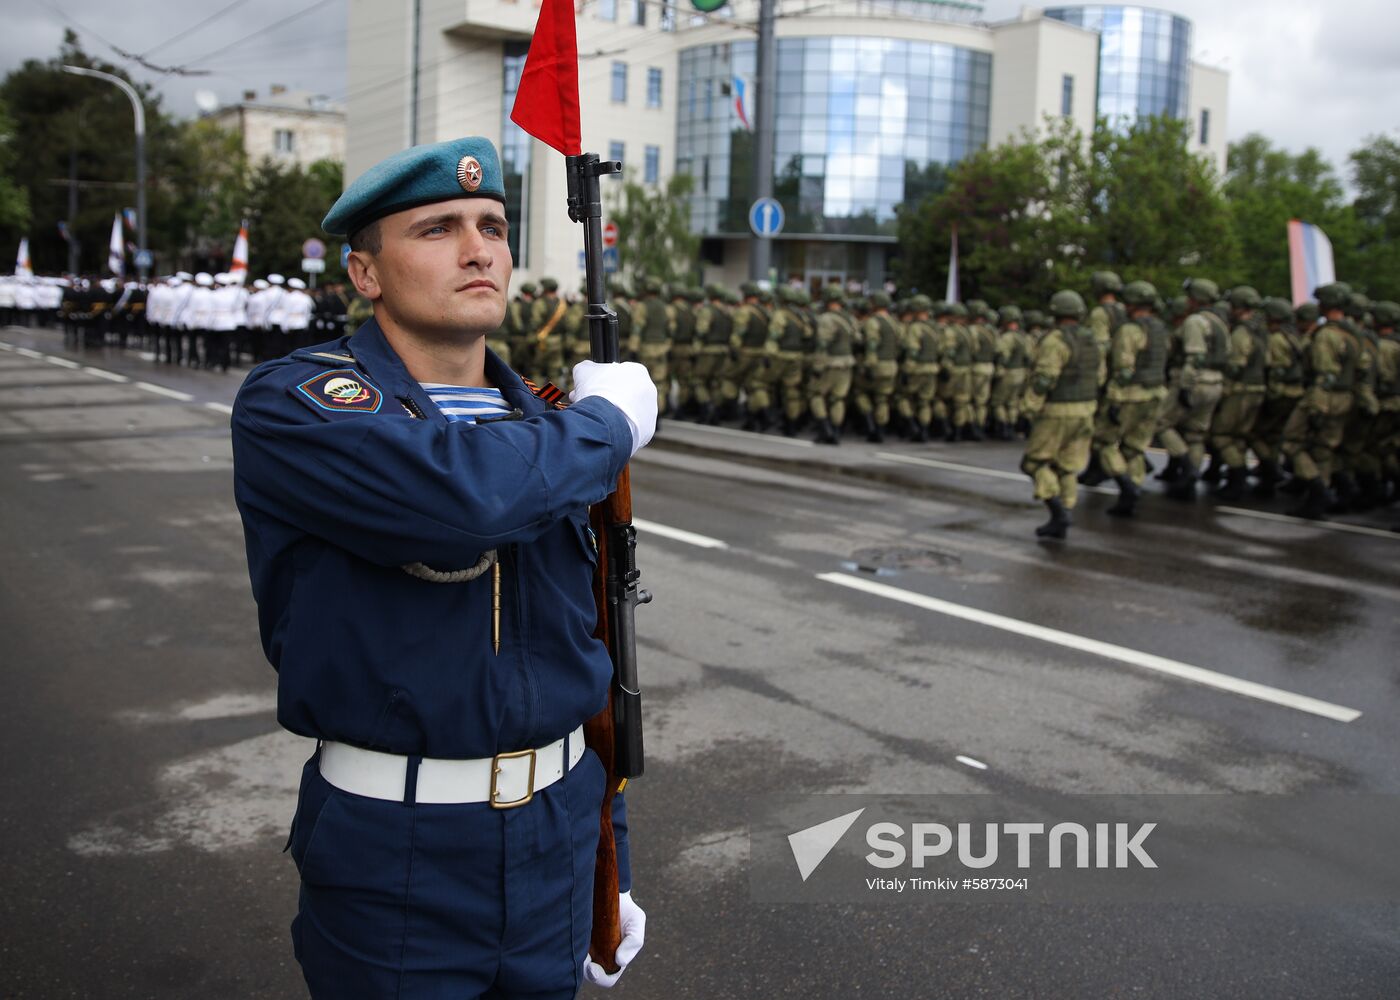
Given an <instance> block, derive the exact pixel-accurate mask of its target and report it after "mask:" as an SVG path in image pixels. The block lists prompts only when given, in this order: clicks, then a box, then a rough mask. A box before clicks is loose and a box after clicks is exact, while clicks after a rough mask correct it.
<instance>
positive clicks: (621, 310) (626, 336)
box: [608, 278, 637, 360]
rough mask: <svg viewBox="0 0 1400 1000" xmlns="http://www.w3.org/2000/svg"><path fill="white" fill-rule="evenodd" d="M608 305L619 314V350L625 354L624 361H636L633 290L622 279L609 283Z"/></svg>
mask: <svg viewBox="0 0 1400 1000" xmlns="http://www.w3.org/2000/svg"><path fill="white" fill-rule="evenodd" d="M608 305H609V306H611V307H612V311H613V312H615V313H616V314H617V343H618V349H619V350H621V351H623V352H624V360H635V359H636V357H637V343H636V340H635V339H634V335H635V332H636V331H635V330H633V328H632V290H631V289H630V288H628V287H627V284H626V282H624V281H623V280H622V279H621V278H612V279H611V280H609V281H608Z"/></svg>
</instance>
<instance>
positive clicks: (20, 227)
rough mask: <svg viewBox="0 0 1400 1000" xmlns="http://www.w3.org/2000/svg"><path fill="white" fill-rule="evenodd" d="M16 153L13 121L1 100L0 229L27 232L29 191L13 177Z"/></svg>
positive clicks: (17, 148) (8, 231)
mask: <svg viewBox="0 0 1400 1000" xmlns="http://www.w3.org/2000/svg"><path fill="white" fill-rule="evenodd" d="M19 155H20V151H19V146H18V144H17V143H16V142H15V123H14V121H13V119H11V118H10V114H9V112H8V111H7V110H6V109H5V105H4V103H3V102H0V232H6V233H10V232H13V233H16V234H27V230H28V228H29V192H28V191H27V190H25V189H24V188H23V187H21V186H20V185H19V184H17V183H16V182H15V181H14V180H13V171H14V167H15V162H16V161H17V160H18V159H19ZM9 242H12V243H13V242H16V241H14V240H12V241H9Z"/></svg>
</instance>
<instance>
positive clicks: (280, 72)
mask: <svg viewBox="0 0 1400 1000" xmlns="http://www.w3.org/2000/svg"><path fill="white" fill-rule="evenodd" d="M380 2H384V3H386V4H387V3H395V2H400V3H401V2H402V0H380ZM347 4H348V0H185V2H183V3H180V4H165V3H160V4H145V3H137V2H134V0H117V2H115V3H114V2H112V0H6V3H5V6H6V8H7V10H6V13H5V14H4V15H3V16H0V24H3V26H4V31H3V32H0V72H7V71H9V70H10V69H13V68H14V67H16V66H18V65H20V64H21V63H22V62H23V61H24V60H25V59H30V58H39V59H47V58H48V57H50V56H51V55H53V54H55V53H56V52H57V51H58V45H59V42H60V40H61V38H62V34H63V26H64V24H69V25H72V26H73V27H74V29H75V30H76V31H77V32H78V34H79V35H80V36H81V37H82V39H83V43H84V45H85V47H86V48H87V49H88V50H89V51H91V52H93V53H96V54H99V55H101V56H103V57H104V58H108V59H111V60H112V61H113V62H117V63H118V64H124V65H128V66H131V65H132V64H130V63H123V62H122V60H121V59H120V57H118V56H117V55H116V54H115V53H114V52H113V51H112V49H111V48H110V46H111V45H115V46H117V47H119V48H121V49H124V50H126V51H127V52H132V53H136V54H139V55H144V56H145V57H146V58H147V59H148V60H149V61H150V62H152V63H155V64H157V65H160V66H168V65H188V66H190V67H191V68H198V69H201V70H208V71H209V75H208V76H204V77H184V78H181V77H174V76H166V77H161V76H159V74H155V73H151V72H148V71H144V70H140V69H139V68H135V67H133V70H132V71H133V73H134V75H136V76H137V77H139V78H143V79H148V80H151V81H152V82H158V81H159V86H160V88H161V90H162V91H163V92H164V93H165V94H166V100H167V104H168V106H169V107H170V108H172V109H173V110H175V111H176V112H178V113H181V114H193V113H194V111H195V103H194V95H195V93H196V91H198V90H201V89H205V90H209V91H212V92H213V93H214V94H215V95H217V97H218V98H219V100H220V101H221V102H230V101H235V100H237V99H238V97H239V95H240V94H241V93H242V92H243V91H244V90H257V91H259V92H263V93H265V92H266V90H267V87H268V85H269V84H273V83H280V84H284V85H286V86H288V87H291V88H294V89H305V90H311V91H315V92H317V93H324V94H328V95H330V96H331V97H339V96H342V95H343V94H344V93H345V91H346V85H345V41H346V9H347ZM1021 6H1022V3H1021V0H986V13H987V19H988V20H1000V19H1003V18H1009V17H1015V16H1016V15H1017V13H1018V12H1019V10H1020V9H1021ZM1156 6H1161V7H1163V8H1165V9H1169V10H1172V11H1173V12H1175V13H1178V14H1181V15H1183V16H1185V17H1188V18H1190V19H1191V20H1192V21H1193V22H1194V23H1195V26H1196V37H1195V56H1196V58H1197V59H1198V60H1199V61H1201V62H1205V63H1210V64H1213V65H1218V66H1221V67H1223V68H1225V69H1228V70H1229V71H1230V74H1231V76H1230V119H1229V132H1230V135H1231V137H1232V138H1237V137H1239V136H1241V135H1243V134H1245V133H1246V132H1251V131H1257V132H1262V133H1264V134H1265V135H1267V136H1269V137H1270V138H1271V139H1272V140H1273V141H1274V142H1275V143H1277V144H1279V145H1282V146H1284V147H1286V148H1289V149H1292V150H1301V149H1303V148H1305V147H1307V146H1309V145H1313V146H1318V147H1320V148H1321V149H1322V150H1323V152H1324V153H1325V154H1326V155H1327V156H1328V158H1329V159H1331V160H1332V161H1333V163H1334V164H1335V165H1336V166H1337V167H1338V168H1339V169H1340V170H1341V171H1342V172H1343V174H1344V175H1345V173H1346V156H1347V154H1348V153H1349V152H1350V151H1351V150H1352V149H1355V148H1356V147H1357V146H1358V145H1359V144H1360V143H1361V142H1362V141H1363V140H1364V139H1365V138H1366V137H1367V136H1368V135H1372V134H1375V133H1378V132H1388V133H1391V134H1400V2H1398V0H1329V2H1325V3H1324V2H1322V0H1162V2H1161V3H1159V4H1157V5H1156Z"/></svg>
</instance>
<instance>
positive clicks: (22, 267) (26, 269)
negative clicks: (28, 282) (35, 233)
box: [15, 236, 34, 278]
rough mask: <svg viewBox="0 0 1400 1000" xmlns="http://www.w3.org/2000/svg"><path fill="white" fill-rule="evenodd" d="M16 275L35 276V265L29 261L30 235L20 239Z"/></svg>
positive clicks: (23, 276) (16, 259) (18, 276)
mask: <svg viewBox="0 0 1400 1000" xmlns="http://www.w3.org/2000/svg"><path fill="white" fill-rule="evenodd" d="M15 277H16V278H32V277H34V265H33V264H31V263H30V262H29V237H28V236H26V237H24V239H22V240H20V241H19V254H18V255H17V256H16V257H15Z"/></svg>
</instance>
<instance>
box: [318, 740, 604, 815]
mask: <svg viewBox="0 0 1400 1000" xmlns="http://www.w3.org/2000/svg"><path fill="white" fill-rule="evenodd" d="M583 751H584V745H583V727H582V726H579V727H578V728H577V729H575V730H574V731H573V732H572V733H570V734H569V735H568V736H566V737H564V738H563V739H562V740H555V741H554V742H553V743H550V744H549V745H548V746H542V747H538V748H536V749H534V750H517V751H515V752H514V753H498V754H496V756H494V757H480V758H477V759H475V760H448V759H440V758H435V757H424V758H423V759H422V761H421V762H420V763H419V765H418V781H417V786H416V790H415V791H414V794H413V801H415V802H425V803H434V804H445V803H459V802H489V803H491V807H492V808H493V809H513V808H515V807H516V806H523V805H524V804H525V803H527V802H529V801H530V799H531V798H533V797H534V794H535V793H536V792H538V791H540V790H541V789H543V788H548V787H549V786H550V785H552V784H554V783H555V782H556V781H558V780H559V779H560V778H562V777H563V776H564V772H565V770H572V769H573V767H574V765H575V764H577V763H578V762H579V760H580V759H581V758H582V757H583ZM566 756H567V760H568V767H567V768H566V767H565V758H566ZM408 761H409V758H407V757H404V756H402V755H400V754H394V753H380V752H378V751H377V750H364V749H361V748H360V747H355V746H350V745H349V744H348V743H331V742H326V743H323V744H321V776H322V777H323V778H325V779H326V780H327V781H329V782H330V783H331V784H332V785H334V786H335V787H336V788H339V789H341V790H342V791H346V792H351V793H353V794H355V795H365V796H368V797H369V798H372V799H388V800H390V801H392V802H403V801H405V800H406V798H407V796H406V795H405V790H406V785H407V782H408Z"/></svg>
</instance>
